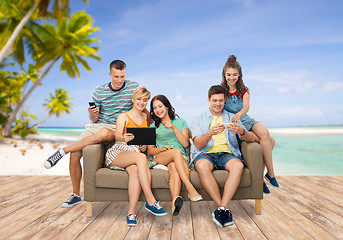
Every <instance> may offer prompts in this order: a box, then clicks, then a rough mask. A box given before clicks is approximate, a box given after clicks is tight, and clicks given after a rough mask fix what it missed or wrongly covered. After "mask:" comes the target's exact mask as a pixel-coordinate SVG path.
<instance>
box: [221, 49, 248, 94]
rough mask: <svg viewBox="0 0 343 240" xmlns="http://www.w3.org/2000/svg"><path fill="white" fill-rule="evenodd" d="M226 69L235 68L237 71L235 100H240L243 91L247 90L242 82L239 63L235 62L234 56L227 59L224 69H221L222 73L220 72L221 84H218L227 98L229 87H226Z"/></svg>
mask: <svg viewBox="0 0 343 240" xmlns="http://www.w3.org/2000/svg"><path fill="white" fill-rule="evenodd" d="M228 68H235V69H237V71H238V73H239V77H238V81H237V83H236V88H237V94H236V96H237V98H238V99H241V98H242V93H243V92H244V91H248V90H249V89H248V88H247V86H245V84H244V82H243V73H242V68H241V65H240V64H239V62H238V61H237V58H236V57H235V55H230V56H229V58H228V59H227V61H226V63H225V65H224V67H223V72H222V83H221V84H220V85H221V86H222V87H224V88H225V90H226V94H227V96H229V95H230V94H229V86H228V85H227V82H226V78H225V74H226V71H227V69H228Z"/></svg>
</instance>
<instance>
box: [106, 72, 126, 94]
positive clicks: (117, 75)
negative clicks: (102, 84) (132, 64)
mask: <svg viewBox="0 0 343 240" xmlns="http://www.w3.org/2000/svg"><path fill="white" fill-rule="evenodd" d="M125 70H126V69H125V68H124V69H123V70H118V69H116V68H111V71H110V73H109V75H110V77H111V86H112V88H113V89H120V88H122V87H123V85H124V82H125Z"/></svg>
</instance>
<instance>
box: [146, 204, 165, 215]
mask: <svg viewBox="0 0 343 240" xmlns="http://www.w3.org/2000/svg"><path fill="white" fill-rule="evenodd" d="M145 209H146V210H148V211H149V212H151V213H152V214H154V215H156V216H164V215H167V212H166V211H164V209H163V208H162V207H161V206H160V203H159V202H155V203H154V204H153V205H152V206H150V205H149V204H148V202H146V203H145Z"/></svg>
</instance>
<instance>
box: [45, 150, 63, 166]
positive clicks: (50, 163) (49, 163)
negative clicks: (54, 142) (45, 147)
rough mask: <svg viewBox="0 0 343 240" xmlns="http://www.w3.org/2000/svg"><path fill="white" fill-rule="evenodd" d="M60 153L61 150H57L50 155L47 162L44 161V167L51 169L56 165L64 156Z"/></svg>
mask: <svg viewBox="0 0 343 240" xmlns="http://www.w3.org/2000/svg"><path fill="white" fill-rule="evenodd" d="M61 151H62V149H61V148H59V149H58V150H57V151H56V152H55V153H54V154H52V155H51V156H50V157H49V158H48V159H47V160H45V161H44V167H45V168H46V169H49V168H52V167H53V166H55V165H56V164H57V163H58V161H59V160H61V159H62V158H63V156H64V155H63V154H62V152H61Z"/></svg>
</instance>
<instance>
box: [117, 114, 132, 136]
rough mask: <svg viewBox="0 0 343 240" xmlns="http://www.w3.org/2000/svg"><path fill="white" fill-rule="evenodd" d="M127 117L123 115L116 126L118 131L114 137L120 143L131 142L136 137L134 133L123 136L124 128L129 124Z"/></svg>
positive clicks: (119, 117)
mask: <svg viewBox="0 0 343 240" xmlns="http://www.w3.org/2000/svg"><path fill="white" fill-rule="evenodd" d="M127 121H128V120H127V116H126V114H125V113H121V114H120V115H119V116H118V118H117V124H116V131H115V132H114V136H115V139H116V141H119V142H128V141H131V140H132V139H133V138H134V136H133V134H132V133H125V134H124V135H123V131H124V127H125V125H126V123H127Z"/></svg>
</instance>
